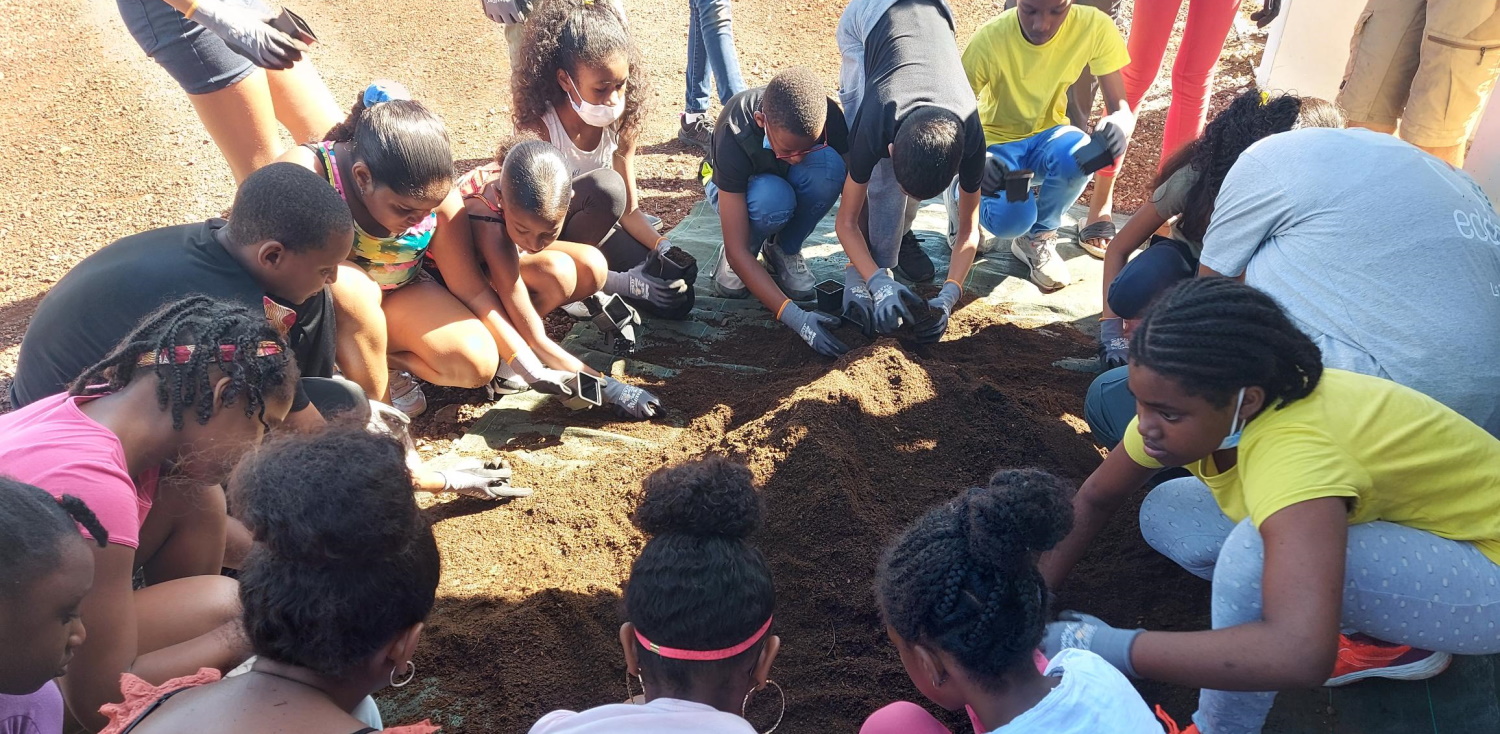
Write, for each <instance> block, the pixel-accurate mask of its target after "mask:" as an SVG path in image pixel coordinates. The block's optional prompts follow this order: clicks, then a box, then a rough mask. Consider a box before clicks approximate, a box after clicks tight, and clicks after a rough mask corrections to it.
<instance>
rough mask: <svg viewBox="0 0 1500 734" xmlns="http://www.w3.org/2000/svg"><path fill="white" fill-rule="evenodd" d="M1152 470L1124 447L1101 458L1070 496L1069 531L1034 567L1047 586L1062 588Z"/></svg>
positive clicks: (1152, 472) (1119, 447)
mask: <svg viewBox="0 0 1500 734" xmlns="http://www.w3.org/2000/svg"><path fill="white" fill-rule="evenodd" d="M1156 471H1157V470H1156V469H1151V468H1148V467H1144V466H1141V465H1140V464H1137V463H1135V459H1132V458H1130V454H1128V453H1126V452H1125V447H1124V446H1116V447H1115V449H1114V450H1113V451H1111V452H1109V455H1108V456H1106V457H1104V463H1102V464H1100V465H1099V468H1097V469H1095V470H1094V473H1093V474H1090V475H1089V478H1088V479H1085V480H1084V481H1083V486H1081V487H1079V488H1078V494H1076V495H1073V530H1072V531H1071V532H1069V533H1068V536H1067V537H1066V538H1063V539H1062V542H1061V543H1058V544H1057V547H1056V548H1053V549H1052V550H1051V551H1048V552H1046V553H1043V554H1042V557H1041V561H1040V562H1039V563H1038V564H1037V566H1038V568H1040V570H1041V572H1042V578H1044V579H1046V580H1047V587H1048V588H1051V589H1057V588H1061V587H1062V583H1063V581H1065V580H1066V579H1067V578H1068V574H1070V573H1072V572H1073V567H1074V566H1076V565H1078V561H1079V559H1081V558H1083V554H1084V553H1085V552H1087V551H1088V548H1089V543H1092V542H1093V540H1094V536H1096V535H1098V534H1099V531H1100V530H1101V529H1103V528H1104V524H1105V523H1107V522H1109V519H1110V517H1112V516H1113V515H1114V514H1115V511H1116V510H1118V509H1120V505H1121V504H1122V503H1123V502H1124V501H1125V500H1126V499H1128V498H1129V497H1130V495H1131V493H1133V492H1137V491H1139V490H1140V488H1141V487H1143V486H1145V484H1146V480H1148V479H1150V478H1151V475H1153V474H1155V473H1156Z"/></svg>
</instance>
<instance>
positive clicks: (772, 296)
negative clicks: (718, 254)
mask: <svg viewBox="0 0 1500 734" xmlns="http://www.w3.org/2000/svg"><path fill="white" fill-rule="evenodd" d="M719 226H721V227H722V228H723V229H724V252H725V254H726V255H727V256H728V258H729V267H731V268H734V273H735V275H738V276H740V280H742V281H744V282H745V287H747V288H749V289H750V292H751V293H754V294H755V297H756V298H757V299H759V300H760V302H761V304H762V305H764V306H765V307H766V308H768V309H770V310H771V312H772V313H776V312H777V311H779V310H780V309H781V304H783V303H785V302H786V294H785V293H782V292H781V288H780V286H777V285H776V281H775V280H773V279H772V278H771V275H770V274H769V273H767V272H766V269H765V268H763V267H761V266H760V263H759V262H756V260H755V253H756V252H758V251H759V249H760V248H759V247H755V246H753V245H758V244H760V243H758V242H757V243H752V242H750V209H749V206H748V205H747V204H746V203H745V195H744V194H735V193H730V192H728V191H720V192H719Z"/></svg>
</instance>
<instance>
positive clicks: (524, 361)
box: [507, 352, 573, 395]
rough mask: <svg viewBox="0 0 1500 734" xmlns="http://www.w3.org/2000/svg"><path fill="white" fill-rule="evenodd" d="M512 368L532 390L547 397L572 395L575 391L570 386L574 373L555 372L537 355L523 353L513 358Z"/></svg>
mask: <svg viewBox="0 0 1500 734" xmlns="http://www.w3.org/2000/svg"><path fill="white" fill-rule="evenodd" d="M507 364H509V365H510V368H511V369H512V370H514V371H515V373H516V375H518V376H519V377H520V378H521V379H523V380H525V381H526V384H527V385H530V386H531V389H533V390H535V391H537V392H539V393H544V394H547V395H572V394H573V389H572V388H571V387H569V386H568V381H569V380H572V379H573V373H571V372H564V371H562V370H554V369H552V368H550V367H547V366H546V365H544V364H542V362H541V360H539V359H537V358H536V355H535V354H532V353H530V352H521V353H518V354H517V355H516V356H514V357H511V360H510V362H508V363H507Z"/></svg>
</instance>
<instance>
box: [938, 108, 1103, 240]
mask: <svg viewBox="0 0 1500 734" xmlns="http://www.w3.org/2000/svg"><path fill="white" fill-rule="evenodd" d="M1088 142H1089V137H1088V136H1087V135H1085V134H1084V133H1083V131H1082V130H1079V129H1078V128H1076V127H1073V126H1071V125H1058V126H1057V127H1053V128H1049V129H1047V130H1043V131H1042V132H1039V133H1037V134H1036V135H1033V136H1031V137H1029V138H1026V139H1025V140H1017V141H1015V142H1011V143H996V144H994V145H991V146H990V147H989V151H988V153H989V155H992V156H994V157H996V158H999V159H1000V160H1001V162H1003V163H1004V164H1005V167H1006V168H1007V169H1009V170H1012V171H1020V170H1029V171H1033V172H1034V173H1035V175H1034V176H1033V178H1032V179H1031V180H1032V183H1033V184H1035V183H1038V182H1040V184H1041V188H1040V190H1038V191H1028V192H1027V194H1026V200H1025V201H1018V202H1015V203H1012V202H1009V201H1006V199H1005V194H1003V193H1002V194H1000V195H999V196H986V197H984V199H983V200H981V201H980V202H979V223H980V224H981V225H983V226H984V228H985V229H986V230H988V231H989V233H990V234H992V235H994V236H996V237H1000V238H1006V237H1020V236H1021V235H1023V234H1035V233H1037V232H1049V231H1052V230H1055V229H1057V228H1058V227H1059V226H1061V225H1062V215H1063V212H1065V211H1067V210H1068V207H1070V206H1072V205H1073V202H1075V201H1077V200H1078V195H1079V194H1082V193H1083V188H1084V187H1085V186H1087V185H1088V183H1089V175H1088V174H1086V173H1084V172H1083V171H1081V170H1079V169H1078V163H1077V161H1074V160H1073V151H1075V150H1078V149H1079V148H1082V147H1083V146H1084V145H1087V144H1088ZM954 198H955V200H957V195H956V192H955V197H954Z"/></svg>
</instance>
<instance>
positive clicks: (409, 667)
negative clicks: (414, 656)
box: [391, 660, 417, 688]
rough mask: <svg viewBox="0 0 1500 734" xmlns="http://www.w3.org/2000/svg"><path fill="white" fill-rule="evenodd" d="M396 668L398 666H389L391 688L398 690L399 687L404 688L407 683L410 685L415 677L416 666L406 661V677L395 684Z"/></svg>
mask: <svg viewBox="0 0 1500 734" xmlns="http://www.w3.org/2000/svg"><path fill="white" fill-rule="evenodd" d="M397 667H399V666H391V687H392V688H400V687H401V686H404V685H406V684H407V683H410V682H411V679H412V678H415V677H417V664H416V663H414V662H412V661H410V660H408V661H406V677H405V678H402V679H401V682H400V683H397V682H396V668H397Z"/></svg>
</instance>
